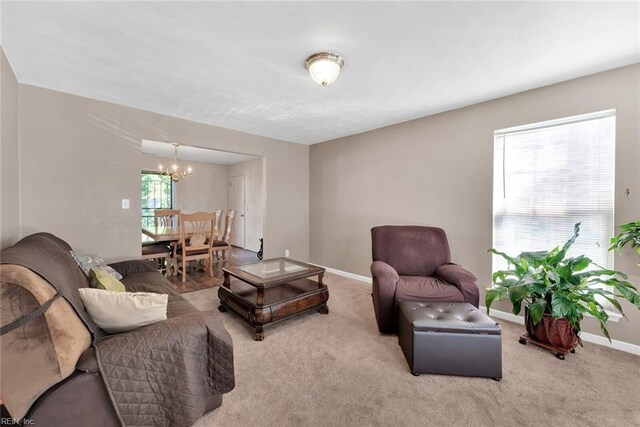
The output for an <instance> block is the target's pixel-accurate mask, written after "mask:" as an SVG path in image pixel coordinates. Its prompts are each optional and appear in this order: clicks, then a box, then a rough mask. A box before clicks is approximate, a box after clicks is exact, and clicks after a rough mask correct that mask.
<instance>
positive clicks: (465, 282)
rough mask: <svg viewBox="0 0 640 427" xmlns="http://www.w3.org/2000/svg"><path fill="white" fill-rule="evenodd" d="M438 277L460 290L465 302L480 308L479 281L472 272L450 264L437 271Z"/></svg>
mask: <svg viewBox="0 0 640 427" xmlns="http://www.w3.org/2000/svg"><path fill="white" fill-rule="evenodd" d="M436 276H437V277H439V278H441V279H442V280H444V281H445V282H447V283H450V284H452V285H453V286H455V287H457V288H458V289H460V292H462V295H463V296H464V300H465V302H468V303H470V304H472V305H473V306H475V307H476V308H477V307H478V304H479V302H480V291H479V290H478V283H477V280H478V279H477V277H476V276H475V275H474V274H473V273H472V272H470V271H469V270H467V269H466V268H464V267H462V266H461V265H458V264H453V263H448V264H443V265H441V266H440V267H438V268H437V269H436Z"/></svg>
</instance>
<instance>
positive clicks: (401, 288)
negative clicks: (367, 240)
mask: <svg viewBox="0 0 640 427" xmlns="http://www.w3.org/2000/svg"><path fill="white" fill-rule="evenodd" d="M371 241H372V248H373V263H372V264H371V277H372V278H373V294H372V296H373V309H374V311H375V315H376V321H377V322H378V329H379V330H380V332H382V333H394V332H396V329H397V327H396V326H397V320H396V310H397V306H398V301H401V300H410V301H424V302H468V303H471V304H473V305H474V306H475V307H478V299H479V293H478V285H477V283H476V280H477V279H476V276H474V275H473V273H471V272H470V271H468V270H466V269H465V268H463V267H462V266H460V265H457V264H454V263H452V262H451V253H450V251H449V242H448V241H447V235H446V234H445V232H444V230H442V229H441V228H437V227H421V226H413V225H412V226H392V225H384V226H380V227H373V228H372V229H371Z"/></svg>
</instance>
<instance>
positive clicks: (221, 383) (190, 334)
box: [94, 261, 235, 426]
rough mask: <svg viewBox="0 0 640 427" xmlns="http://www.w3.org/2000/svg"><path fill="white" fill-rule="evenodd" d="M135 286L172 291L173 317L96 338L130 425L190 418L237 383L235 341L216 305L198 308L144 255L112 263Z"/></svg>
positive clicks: (170, 312) (102, 369)
mask: <svg viewBox="0 0 640 427" xmlns="http://www.w3.org/2000/svg"><path fill="white" fill-rule="evenodd" d="M111 266H112V267H113V268H115V269H116V270H117V271H118V272H119V273H120V274H122V275H123V276H124V278H123V279H122V283H124V285H125V287H126V288H127V291H129V292H159V293H163V294H168V295H169V303H168V306H167V317H168V319H167V320H165V321H163V322H159V323H155V324H153V325H149V326H145V327H143V328H140V329H137V330H135V331H130V332H127V333H125V334H116V335H109V336H107V337H105V338H103V339H101V340H99V341H97V342H96V343H95V344H94V347H95V348H96V353H97V358H98V364H99V366H100V372H101V373H102V376H103V378H104V381H105V383H106V384H107V389H108V390H109V394H110V395H111V400H112V401H113V402H114V403H115V407H116V411H117V412H118V416H119V418H120V421H121V422H122V424H123V425H125V426H188V425H191V424H193V423H195V422H196V420H198V418H200V417H201V416H202V413H203V412H204V408H205V405H206V403H207V400H208V399H209V398H211V396H213V395H215V394H219V393H226V392H229V391H231V390H233V388H234V386H235V381H234V370H233V345H232V342H231V336H230V335H229V333H228V332H227V330H226V329H225V328H224V325H223V323H222V318H221V316H220V314H219V313H218V312H204V311H199V310H198V309H196V308H195V307H194V306H192V305H191V304H189V303H188V302H187V301H186V300H185V299H184V298H182V296H180V294H179V293H177V292H176V291H175V290H174V289H173V288H172V287H171V286H170V285H169V284H168V282H167V281H166V280H165V279H164V277H162V275H160V274H158V273H157V271H155V270H154V267H153V266H151V265H150V264H148V263H144V262H141V261H125V262H121V263H116V264H112V265H111Z"/></svg>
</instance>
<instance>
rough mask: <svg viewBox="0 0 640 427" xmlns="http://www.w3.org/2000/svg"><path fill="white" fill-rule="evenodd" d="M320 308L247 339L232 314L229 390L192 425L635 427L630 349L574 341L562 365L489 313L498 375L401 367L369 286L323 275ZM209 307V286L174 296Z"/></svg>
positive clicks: (637, 409)
mask: <svg viewBox="0 0 640 427" xmlns="http://www.w3.org/2000/svg"><path fill="white" fill-rule="evenodd" d="M325 282H326V283H327V285H328V286H329V292H330V297H329V308H330V313H329V315H327V316H323V315H321V314H319V313H316V312H313V313H310V314H305V315H302V316H300V317H298V318H295V319H292V320H288V321H284V322H281V323H278V324H275V325H273V326H272V327H271V328H267V329H265V340H264V341H262V342H256V341H253V339H252V334H251V333H250V332H251V331H250V329H249V327H248V326H247V325H246V324H245V323H244V322H242V321H241V320H240V319H239V318H237V317H235V315H234V314H232V313H224V314H223V316H224V319H225V320H224V322H225V325H226V326H227V329H228V330H229V332H230V333H231V335H232V336H233V343H234V358H235V371H236V387H235V389H234V390H233V391H232V392H230V393H228V394H226V395H225V397H224V403H223V405H222V407H221V408H219V409H217V410H216V411H214V412H213V413H211V414H208V415H206V416H205V417H203V418H202V419H201V420H200V421H199V422H198V424H197V426H212V425H219V426H282V425H284V426H300V425H305V426H308V425H322V426H367V425H380V426H388V425H402V426H450V425H453V426H490V425H496V426H518V425H527V426H529V425H530V426H533V425H546V426H552V425H557V426H574V425H575V426H621V427H622V426H633V425H635V426H638V425H640V405H639V403H640V400H639V399H640V357H638V356H633V355H631V354H628V353H623V352H619V351H615V350H611V349H608V348H605V347H602V346H597V345H595V344H590V343H585V347H584V348H578V350H577V354H575V355H567V359H566V360H565V361H561V360H558V359H556V358H555V357H554V356H553V355H552V354H550V353H548V352H546V351H544V350H542V349H539V348H536V347H533V346H531V345H527V346H523V345H521V344H519V343H518V340H517V338H518V336H519V335H520V334H521V333H522V328H523V327H522V326H520V325H516V324H513V323H509V322H505V321H501V322H500V323H501V324H502V329H503V347H502V348H503V350H502V352H503V375H504V378H503V379H502V381H501V382H495V381H493V380H491V379H482V378H464V377H450V376H435V375H421V376H419V377H414V376H412V375H411V374H410V373H409V369H408V367H407V363H406V361H405V359H404V356H403V354H402V351H401V350H400V347H399V346H398V342H397V338H396V337H395V336H385V335H380V334H379V333H378V330H377V328H376V324H375V320H374V315H373V307H372V305H371V297H370V293H371V290H370V285H368V284H364V283H362V282H358V281H354V280H350V279H345V278H343V277H340V276H336V275H332V274H327V275H325ZM184 296H185V297H186V298H187V299H188V300H189V301H191V302H192V303H193V304H194V305H196V306H197V307H198V308H200V309H203V310H215V309H216V307H217V306H218V298H217V289H215V288H214V289H205V290H202V291H197V292H192V293H189V294H185V295H184Z"/></svg>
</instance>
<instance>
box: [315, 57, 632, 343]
mask: <svg viewBox="0 0 640 427" xmlns="http://www.w3.org/2000/svg"><path fill="white" fill-rule="evenodd" d="M639 76H640V65H633V66H629V67H624V68H620V69H616V70H612V71H608V72H605V73H600V74H595V75H592V76H587V77H583V78H580V79H576V80H571V81H567V82H564V83H560V84H556V85H552V86H548V87H544V88H540V89H536V90H532V91H529V92H524V93H521V94H517V95H514V96H510V97H506V98H502V99H497V100H494V101H490V102H485V103H482V104H478V105H474V106H470V107H467V108H463V109H459V110H454V111H450V112H446V113H442V114H438V115H434V116H430V117H426V118H422V119H419V120H414V121H411V122H407V123H403V124H399V125H394V126H389V127H386V128H382V129H378V130H375V131H371V132H367V133H363V134H360V135H354V136H351V137H347V138H342V139H338V140H335V141H330V142H326V143H322V144H317V145H313V146H312V147H311V151H310V200H311V205H310V217H311V226H310V258H311V261H312V262H316V263H318V264H322V265H325V266H329V267H333V268H337V269H340V270H345V271H349V272H352V273H356V274H361V275H367V276H368V275H369V264H370V262H371V242H370V228H371V227H373V226H375V225H380V224H424V225H436V226H440V227H443V228H444V229H445V230H446V231H447V234H448V237H449V241H450V244H451V249H452V256H453V259H454V261H456V262H459V263H461V264H464V265H465V266H467V267H468V268H469V269H471V270H472V271H474V272H475V273H476V275H477V276H478V278H479V284H480V287H481V288H485V287H487V286H488V285H490V283H491V282H490V280H491V257H490V255H489V254H487V253H486V250H487V249H488V248H490V247H491V242H492V235H491V233H492V174H493V163H492V162H493V131H494V130H496V129H501V128H505V127H510V126H516V125H522V124H527V123H535V122H539V121H543V120H549V119H556V118H560V117H567V116H572V115H576V114H581V113H588V112H593V111H599V110H605V109H609V108H615V109H616V110H617V130H616V132H617V138H616V198H615V222H616V224H622V223H625V222H629V221H632V220H637V219H638V217H639V216H640V137H639V135H640V130H639V126H640V120H639V118H640V107H639V103H640V97H639V94H640V79H639ZM425 97H428V94H427V93H425ZM626 188H629V190H630V192H631V193H630V195H629V197H628V198H627V197H626V196H625V195H624V191H625V189H626ZM635 262H637V257H636V256H635V255H634V254H632V251H627V253H626V254H625V255H623V256H616V264H615V266H616V268H617V269H619V270H622V271H624V272H626V273H628V274H629V276H630V278H631V281H632V282H633V283H636V284H638V285H640V269H638V268H637V267H635ZM482 298H483V299H484V297H482ZM624 307H625V308H626V311H627V315H628V317H629V319H630V320H631V322H626V321H624V320H622V321H620V322H619V323H612V324H611V326H610V332H611V334H612V337H613V338H614V339H619V340H623V341H627V342H630V343H633V344H640V333H638V325H640V312H638V310H635V309H634V308H633V307H631V306H630V305H629V304H625V305H624ZM496 308H499V309H502V310H506V311H510V310H509V305H508V304H506V303H503V304H501V305H499V306H496ZM584 327H585V330H586V331H587V332H592V333H596V334H599V333H600V331H599V328H598V327H597V326H596V324H595V322H594V321H593V319H587V320H586V321H585V324H584Z"/></svg>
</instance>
